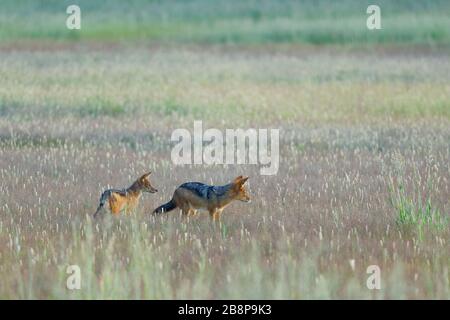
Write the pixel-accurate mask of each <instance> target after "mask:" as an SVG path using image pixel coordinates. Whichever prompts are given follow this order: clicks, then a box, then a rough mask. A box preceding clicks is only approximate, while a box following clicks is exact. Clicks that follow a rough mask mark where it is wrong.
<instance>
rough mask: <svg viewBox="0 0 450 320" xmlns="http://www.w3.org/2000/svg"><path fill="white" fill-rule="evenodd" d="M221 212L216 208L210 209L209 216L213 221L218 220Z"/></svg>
mask: <svg viewBox="0 0 450 320" xmlns="http://www.w3.org/2000/svg"><path fill="white" fill-rule="evenodd" d="M221 213H222V210H219V209H216V210H210V211H209V216H210V217H211V219H212V220H213V221H219V220H220V214H221Z"/></svg>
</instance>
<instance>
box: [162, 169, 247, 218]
mask: <svg viewBox="0 0 450 320" xmlns="http://www.w3.org/2000/svg"><path fill="white" fill-rule="evenodd" d="M247 180H248V177H243V176H239V177H237V178H236V179H234V180H233V182H231V183H229V184H226V185H224V186H209V185H206V184H203V183H200V182H187V183H184V184H182V185H181V186H179V187H178V188H177V189H176V190H175V192H174V193H173V197H172V200H170V201H169V202H167V203H166V204H163V205H162V206H160V207H158V208H156V209H155V210H154V211H153V213H164V212H169V211H172V210H174V209H175V208H179V209H181V211H182V213H183V215H185V216H189V215H195V214H196V213H197V210H198V209H204V210H207V211H208V212H209V214H210V216H211V218H212V219H214V220H217V219H219V218H220V214H221V213H222V210H223V209H224V208H225V207H226V206H227V205H229V204H230V203H231V201H233V200H240V201H244V202H250V197H249V196H248V194H247V190H246V189H245V187H244V184H245V182H246V181H247Z"/></svg>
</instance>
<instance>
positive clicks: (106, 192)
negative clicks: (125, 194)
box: [94, 190, 111, 218]
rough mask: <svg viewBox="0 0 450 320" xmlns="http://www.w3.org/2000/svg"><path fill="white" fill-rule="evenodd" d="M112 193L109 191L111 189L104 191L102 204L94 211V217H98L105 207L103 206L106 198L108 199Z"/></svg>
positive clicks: (101, 199) (101, 198)
mask: <svg viewBox="0 0 450 320" xmlns="http://www.w3.org/2000/svg"><path fill="white" fill-rule="evenodd" d="M110 195H111V192H109V190H107V191H105V192H103V193H102V196H101V197H100V204H99V205H98V207H97V210H96V211H95V213H94V218H96V217H97V215H98V214H99V212H100V211H101V210H102V209H103V207H104V206H105V203H106V200H108V197H109V196H110Z"/></svg>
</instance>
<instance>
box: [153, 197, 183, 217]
mask: <svg viewBox="0 0 450 320" xmlns="http://www.w3.org/2000/svg"><path fill="white" fill-rule="evenodd" d="M176 207H177V205H176V204H175V201H173V199H172V200H170V201H169V202H167V203H165V204H163V205H162V206H159V207H158V208H156V209H155V210H153V213H154V214H155V213H164V212H169V211H172V210H173V209H175V208H176Z"/></svg>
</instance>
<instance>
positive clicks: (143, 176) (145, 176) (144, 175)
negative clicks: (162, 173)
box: [141, 171, 152, 179]
mask: <svg viewBox="0 0 450 320" xmlns="http://www.w3.org/2000/svg"><path fill="white" fill-rule="evenodd" d="M151 173H152V172H151V171H149V172H147V173H144V174H143V175H142V177H141V179H145V178H147V177H148V176H149V175H150V174H151Z"/></svg>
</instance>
